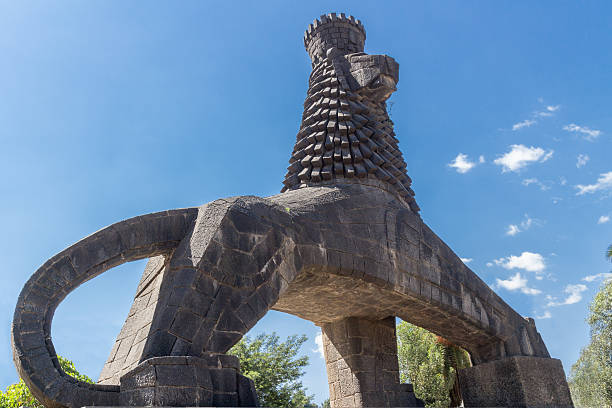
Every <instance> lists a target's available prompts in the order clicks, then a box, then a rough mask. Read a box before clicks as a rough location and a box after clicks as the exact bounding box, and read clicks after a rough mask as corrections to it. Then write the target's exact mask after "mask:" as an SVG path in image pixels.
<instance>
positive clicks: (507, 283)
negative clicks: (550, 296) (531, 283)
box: [495, 272, 542, 295]
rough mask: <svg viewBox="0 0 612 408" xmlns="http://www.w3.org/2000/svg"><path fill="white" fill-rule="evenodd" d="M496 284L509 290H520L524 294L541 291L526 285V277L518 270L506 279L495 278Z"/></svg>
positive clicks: (534, 293) (537, 293) (536, 293)
mask: <svg viewBox="0 0 612 408" xmlns="http://www.w3.org/2000/svg"><path fill="white" fill-rule="evenodd" d="M495 281H496V286H497V287H499V288H504V289H506V290H509V291H512V292H514V291H521V293H524V294H526V295H539V294H540V293H542V291H541V290H539V289H535V288H530V287H528V286H527V279H525V278H523V277H522V276H521V273H520V272H517V273H516V275H513V276H511V277H510V278H508V279H496V280H495Z"/></svg>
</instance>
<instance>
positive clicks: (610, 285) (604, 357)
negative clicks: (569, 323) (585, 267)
mask: <svg viewBox="0 0 612 408" xmlns="http://www.w3.org/2000/svg"><path fill="white" fill-rule="evenodd" d="M611 249H612V248H610V249H609V251H610V250H611ZM587 322H588V323H589V325H590V326H591V342H590V343H589V344H588V345H587V346H586V347H585V348H584V349H582V351H581V352H580V358H578V361H576V363H575V364H574V365H573V366H572V371H571V374H570V381H569V385H570V389H571V391H572V397H573V399H574V403H576V405H578V406H585V407H612V280H608V281H607V282H605V283H604V284H603V286H602V288H601V289H600V290H599V292H598V293H597V295H595V298H594V299H593V301H592V302H591V304H590V306H589V316H588V317H587Z"/></svg>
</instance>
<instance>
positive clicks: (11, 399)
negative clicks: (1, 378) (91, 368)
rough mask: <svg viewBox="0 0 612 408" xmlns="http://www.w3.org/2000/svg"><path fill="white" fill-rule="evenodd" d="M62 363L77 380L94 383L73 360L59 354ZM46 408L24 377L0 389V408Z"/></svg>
mask: <svg viewBox="0 0 612 408" xmlns="http://www.w3.org/2000/svg"><path fill="white" fill-rule="evenodd" d="M57 358H58V360H59V362H60V365H61V367H62V369H63V370H64V372H65V373H66V374H68V375H70V376H72V377H74V378H76V379H77V380H80V381H83V382H87V383H93V381H92V380H91V378H89V377H87V376H86V375H83V374H80V373H79V372H78V371H77V369H76V368H75V367H74V364H73V363H72V361H70V360H68V359H65V358H63V357H61V356H57ZM19 407H29V408H44V407H43V405H42V404H41V403H40V402H38V400H37V399H36V398H34V396H33V395H32V393H31V392H30V390H29V389H28V386H27V385H26V384H25V383H24V382H23V380H22V379H20V380H19V382H18V383H16V384H12V385H9V386H8V387H7V389H6V391H4V392H2V391H0V408H19Z"/></svg>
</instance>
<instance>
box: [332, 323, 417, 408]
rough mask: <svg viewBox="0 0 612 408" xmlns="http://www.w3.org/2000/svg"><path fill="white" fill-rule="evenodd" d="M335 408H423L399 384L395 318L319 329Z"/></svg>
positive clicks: (409, 389) (339, 324)
mask: <svg viewBox="0 0 612 408" xmlns="http://www.w3.org/2000/svg"><path fill="white" fill-rule="evenodd" d="M321 330H322V332H323V348H324V352H325V362H326V364H327V378H328V380H329V393H330V403H331V405H333V406H334V407H346V408H350V407H358V406H364V407H382V406H392V407H408V406H410V407H417V406H424V404H423V403H422V401H420V400H418V399H417V398H416V397H415V396H414V392H412V388H411V387H409V386H408V387H407V384H400V383H399V366H398V362H397V338H396V336H395V318H394V317H388V318H386V319H383V320H375V321H372V320H368V319H360V318H356V317H349V318H347V319H342V320H339V321H336V322H333V323H326V324H324V325H323V326H322V327H321Z"/></svg>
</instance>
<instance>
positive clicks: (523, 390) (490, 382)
mask: <svg viewBox="0 0 612 408" xmlns="http://www.w3.org/2000/svg"><path fill="white" fill-rule="evenodd" d="M458 378H459V385H460V389H461V396H462V397H463V403H464V405H465V406H466V407H500V406H504V407H573V406H574V405H573V403H572V397H571V396H570V391H569V387H568V385H567V381H566V380H565V372H564V371H563V366H562V365H561V361H560V360H557V359H555V358H542V357H523V356H521V357H508V358H504V359H502V360H497V361H492V362H489V363H484V364H479V365H477V366H474V367H469V368H464V369H462V370H459V373H458Z"/></svg>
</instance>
